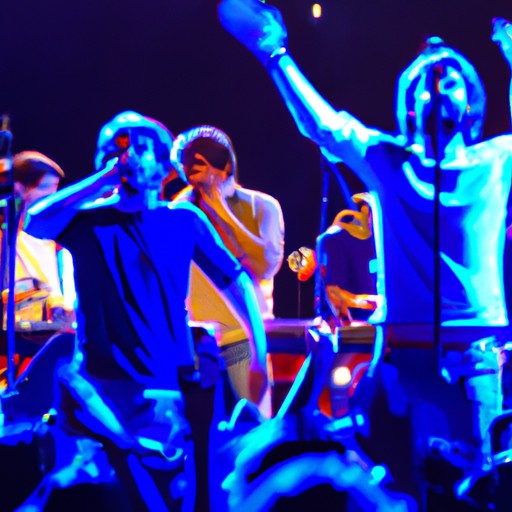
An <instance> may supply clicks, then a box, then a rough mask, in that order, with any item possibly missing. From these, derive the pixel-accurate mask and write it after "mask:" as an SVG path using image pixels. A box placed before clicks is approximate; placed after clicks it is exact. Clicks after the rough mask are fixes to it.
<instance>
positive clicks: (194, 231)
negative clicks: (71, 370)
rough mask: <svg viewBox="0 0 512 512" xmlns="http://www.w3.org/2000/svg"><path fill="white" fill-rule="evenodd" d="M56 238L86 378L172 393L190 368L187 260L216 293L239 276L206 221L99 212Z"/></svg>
mask: <svg viewBox="0 0 512 512" xmlns="http://www.w3.org/2000/svg"><path fill="white" fill-rule="evenodd" d="M57 240H58V242H59V243H60V244H61V245H63V246H64V247H66V248H68V249H69V251H70V252H71V254H72V255H73V258H74V262H75V281H76V288H77V293H78V302H79V306H78V309H79V311H78V315H77V317H78V329H77V338H78V350H79V351H80V352H81V353H82V354H83V356H84V361H83V365H84V366H83V368H84V370H85V371H86V372H87V374H89V375H90V376H92V377H94V378H96V379H99V380H102V379H122V380H125V379H129V380H133V381H135V382H138V383H140V384H141V385H143V386H145V387H152V388H159V389H177V368H178V367H179V366H186V365H191V364H193V344H192V341H191V335H190V330H189V327H188V324H187V311H186V309H185V298H186V296H187V293H188V282H189V269H190V262H191V261H192V260H194V261H195V262H196V263H197V264H198V265H199V266H200V267H201V269H202V270H203V271H204V272H205V273H206V274H207V275H208V276H209V277H210V279H212V281H213V282H214V283H215V284H216V286H218V287H219V288H220V289H223V288H225V287H226V286H227V285H228V284H229V283H230V282H232V281H233V280H234V279H236V278H237V276H238V275H239V273H240V272H241V268H240V266H239V264H238V262H237V261H236V260H235V259H234V258H233V257H232V256H231V255H230V254H229V253H228V251H227V250H226V249H225V247H224V245H223V243H222V242H221V240H220V238H219V237H218V235H217V234H216V232H215V230H214V229H213V227H212V226H211V224H210V222H209V221H208V220H207V218H206V217H205V215H204V214H203V213H202V212H201V211H200V210H198V209H197V208H195V207H194V206H193V205H190V204H180V205H173V206H167V205H165V206H162V207H159V208H157V209H155V210H146V211H142V212H135V213H132V212H129V213H127V212H122V211H119V210H117V209H115V208H112V207H106V208H98V209H94V210H89V211H82V212H79V213H78V214H77V215H76V216H75V217H74V219H73V220H72V222H71V223H70V224H69V225H68V226H67V227H66V229H65V230H64V231H63V232H62V233H61V234H60V235H59V237H58V238H57Z"/></svg>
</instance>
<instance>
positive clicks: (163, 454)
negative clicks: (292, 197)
mask: <svg viewBox="0 0 512 512" xmlns="http://www.w3.org/2000/svg"><path fill="white" fill-rule="evenodd" d="M219 17H220V21H221V23H222V25H223V26H224V27H225V28H226V29H227V30H228V32H230V33H231V34H233V35H234V36H235V37H236V38H237V39H239V40H240V41H241V42H242V43H243V44H244V45H245V46H247V47H248V48H249V49H250V50H251V51H252V52H253V53H254V54H255V55H256V56H257V57H258V59H259V60H260V61H261V62H262V63H263V64H264V65H265V67H266V69H267V70H268V72H269V74H270V76H271V78H272V80H273V82H274V83H275V85H276V86H277V88H278V90H279V92H280V93H281V95H282V96H283V98H284V100H285V103H286V105H287V107H288V108H289V110H290V113H291V114H292V116H293V118H294V120H295V122H296V124H297V127H298V129H299V130H300V131H301V133H302V134H303V135H305V136H306V137H308V138H310V139H311V140H313V141H314V142H315V143H316V144H317V145H318V146H319V148H320V150H321V151H322V153H323V154H324V155H325V156H326V158H328V159H329V160H330V161H332V162H344V163H345V164H347V165H348V166H349V167H350V168H351V169H352V171H353V172H354V173H355V174H356V175H358V176H359V177H360V178H361V180H362V181H363V182H364V184H365V185H366V187H367V191H368V192H367V193H364V194H358V195H356V196H354V197H356V199H357V202H358V204H359V205H360V210H359V211H353V212H350V211H347V210H344V211H342V212H340V214H339V215H338V216H337V218H336V219H335V221H334V223H333V226H332V227H331V228H330V229H329V230H328V231H327V232H326V233H324V234H322V236H320V237H319V239H318V243H317V255H316V256H317V259H318V262H319V264H320V266H319V276H318V283H319V287H318V292H317V300H318V303H319V307H318V313H319V316H320V317H321V318H320V319H319V328H318V330H316V331H315V333H314V334H312V336H313V337H314V336H315V335H316V336H317V338H315V339H316V343H315V344H314V345H313V346H312V348H311V351H310V353H309V354H308V357H307V358H306V361H305V363H304V365H303V367H302V369H301V371H300V373H299V374H298V375H297V379H296V382H295V383H294V385H293V386H292V389H291V390H290V392H289V394H288V396H287V397H286V399H285V401H284V402H283V405H282V407H281V408H280V409H279V410H278V411H275V410H274V411H273V410H272V409H271V407H270V405H269V404H270V400H269V396H270V393H271V390H270V387H271V379H270V377H269V368H268V362H267V353H268V347H267V340H266V335H265V327H264V321H265V320H268V319H272V318H273V286H274V284H273V281H274V277H275V275H276V274H277V272H278V271H279V269H280V267H281V264H282V261H283V251H284V221H283V214H282V211H281V207H280V205H279V202H278V201H277V200H276V199H275V198H273V197H271V196H269V195H268V194H265V193H263V192H260V191H255V190H249V189H247V188H245V187H243V186H241V185H240V184H239V181H238V180H239V178H238V164H237V158H236V152H235V148H234V145H233V142H232V141H231V139H230V137H229V136H228V135H227V134H226V133H224V132H223V131H222V130H221V129H219V128H217V127H215V126H210V125H199V126H195V127H192V128H190V129H189V130H187V131H185V132H183V133H180V134H179V135H177V136H176V137H175V136H174V135H173V134H172V133H171V131H170V130H169V129H168V128H167V127H166V126H164V125H163V124H162V123H160V122H159V121H157V120H155V119H153V118H150V117H147V116H145V115H141V114H139V113H137V112H134V111H124V112H120V113H119V114H117V115H116V116H115V117H114V118H113V119H111V120H109V121H108V122H106V123H105V124H104V125H103V126H102V127H101V129H100V130H99V134H98V139H97V150H96V154H95V167H96V169H95V172H94V173H93V174H91V175H90V176H88V177H86V178H84V179H82V180H80V181H78V182H75V183H73V184H71V185H68V186H66V187H64V188H61V189H60V190H58V187H59V182H60V180H61V178H63V177H64V171H63V170H62V169H61V167H60V166H59V165H58V164H57V163H56V162H55V161H53V160H52V159H50V158H49V157H47V156H45V155H43V154H41V153H39V152H36V151H23V152H21V153H18V154H16V155H14V156H13V157H12V176H13V181H14V186H13V191H12V195H13V198H14V199H15V202H16V208H17V210H16V211H17V214H16V216H15V219H8V220H9V221H10V222H12V221H15V223H16V229H17V233H18V235H17V242H16V262H15V286H14V287H11V289H14V292H15V293H14V295H15V315H16V318H15V320H16V321H15V326H16V333H17V337H18V341H19V343H18V344H17V345H16V348H17V351H16V353H15V354H10V353H8V352H6V353H5V354H4V357H3V360H2V361H1V364H2V367H3V369H4V370H3V371H4V374H6V372H7V370H8V367H9V365H15V367H16V376H17V383H19V387H20V394H23V393H24V392H25V391H24V388H23V383H24V382H26V381H28V380H30V370H31V368H32V366H31V365H33V363H34V362H35V360H36V358H37V353H38V351H41V352H42V351H44V350H45V349H46V346H47V344H49V343H51V341H48V339H47V338H45V340H44V342H42V343H41V345H42V347H41V348H40V347H39V346H37V348H36V349H33V348H32V352H30V351H28V352H26V351H24V349H23V348H22V347H23V344H22V343H21V339H22V337H23V335H24V334H26V333H27V332H31V333H32V334H34V333H37V332H38V331H41V332H42V333H51V334H50V335H53V334H54V333H55V332H72V333H73V334H74V337H73V343H72V346H70V347H69V348H68V349H66V351H64V353H61V354H60V355H59V357H56V358H55V359H52V367H51V368H47V369H46V370H47V376H48V382H47V383H46V387H47V388H48V390H49V391H48V395H49V396H50V398H49V400H50V402H51V409H48V410H44V411H42V410H39V409H37V408H36V410H37V413H34V412H33V411H32V409H31V413H30V414H31V415H32V416H30V414H29V413H28V411H25V413H26V414H25V415H24V413H23V407H22V406H20V405H19V403H18V404H17V405H16V403H17V402H16V400H12V401H11V400H10V399H4V400H3V403H4V409H5V410H4V412H3V418H4V423H5V424H6V425H8V423H9V421H12V422H15V421H16V420H19V419H20V418H21V419H23V421H29V423H30V422H31V423H30V424H31V425H32V426H33V430H34V432H36V431H37V430H39V431H40V430H41V429H43V430H44V435H47V436H49V437H51V438H52V439H53V440H54V450H55V455H54V459H55V460H54V464H53V467H52V468H51V469H50V470H48V471H47V472H46V473H45V474H44V475H42V477H41V481H40V482H39V484H38V486H37V487H36V488H35V489H33V492H31V493H28V495H26V496H22V497H20V501H19V503H18V504H17V506H18V510H20V511H25V512H28V511H33V510H44V509H45V507H46V506H47V504H48V502H49V499H50V498H51V496H52V493H54V492H56V491H57V490H59V489H63V488H72V487H73V486H78V485H83V484H94V485H100V484H106V485H110V486H112V485H114V486H117V487H120V488H122V489H123V492H124V495H125V501H122V502H121V501H118V502H117V505H114V507H115V506H117V507H118V508H117V509H118V510H130V509H133V510H137V511H139V510H149V511H151V512H153V511H160V510H162V511H181V510H183V511H192V510H196V511H200V512H202V511H208V510H211V511H218V512H223V511H228V510H232V511H237V510H242V509H243V510H254V512H258V511H260V510H261V511H263V510H291V508H287V507H292V506H293V509H296V507H297V506H298V503H299V502H300V500H301V499H302V498H300V495H301V493H304V492H306V491H307V492H309V491H311V490H312V489H316V490H318V489H320V490H321V491H320V494H314V493H313V494H312V495H309V498H308V499H309V500H313V501H314V500H316V499H318V496H321V495H325V494H322V493H325V492H326V491H325V486H327V487H329V488H330V489H331V491H332V490H334V491H335V492H339V491H346V494H343V496H344V497H343V499H342V500H341V501H340V499H339V496H338V497H337V498H336V499H334V498H333V501H332V503H330V506H333V507H348V508H347V509H348V510H352V509H351V508H350V507H351V506H353V507H355V508H353V510H360V509H363V510H404V511H405V510H421V511H423V510H435V508H433V507H434V505H433V503H434V501H433V498H432V495H431V493H430V494H429V486H430V485H431V482H430V481H429V477H428V476H427V469H426V468H428V467H429V464H431V463H432V460H433V459H436V461H437V462H439V461H441V462H440V464H441V466H443V464H444V465H445V466H446V467H448V466H449V467H450V468H451V469H454V472H453V474H455V475H456V477H455V478H453V479H452V480H450V479H448V480H447V481H446V482H443V485H445V486H449V487H450V489H449V491H448V490H447V491H446V492H447V494H448V495H450V497H449V498H446V499H448V500H450V499H453V500H455V501H456V502H457V503H458V502H459V501H460V500H463V499H464V500H466V503H468V507H482V508H481V509H482V510H488V509H489V510H490V508H485V507H491V506H494V507H495V506H496V502H495V501H493V498H492V497H490V498H489V495H486V497H485V498H484V499H480V500H478V499H476V498H474V496H473V495H472V494H471V493H472V490H473V488H474V486H475V483H476V482H477V481H480V480H482V479H484V478H485V477H486V475H488V474H489V473H490V472H491V469H492V467H493V457H495V456H496V455H497V454H496V451H497V447H496V442H494V443H493V439H492V428H493V426H494V424H495V423H496V421H497V420H498V419H499V418H500V417H502V413H503V409H502V404H503V396H502V393H501V380H500V379H501V375H502V368H503V362H504V353H505V348H506V346H507V342H510V341H511V340H510V338H509V337H508V336H509V331H508V329H507V327H508V319H507V313H506V307H505V297H504V294H505V290H504V284H503V264H502V262H503V251H504V243H505V216H506V210H507V201H508V196H509V190H510V181H511V178H512V139H511V136H509V135H502V136H499V137H494V138H492V139H489V140H484V141H482V140H481V137H482V126H483V120H484V112H485V93H484V89H483V85H482V83H481V81H480V78H479V76H478V74H477V72H476V70H475V69H474V67H473V66H472V65H471V63H470V62H469V61H468V60H467V59H466V58H465V57H464V56H463V55H462V54H461V53H459V52H458V51H456V50H454V49H453V48H451V47H449V46H448V45H447V44H446V43H445V42H444V41H443V40H441V39H440V38H437V37H433V38H430V39H429V40H427V41H426V43H425V46H424V49H423V50H422V51H421V52H420V54H419V55H418V56H417V57H416V58H415V59H414V60H413V62H412V63H411V64H410V65H409V66H408V67H407V68H406V69H405V70H404V71H403V73H402V74H401V75H400V76H399V78H398V82H397V104H396V118H397V125H398V132H397V133H396V134H391V133H386V132H383V131H380V130H377V129H374V128H368V127H367V126H365V125H364V124H363V123H362V122H361V121H359V120H358V119H356V118H355V117H353V116H352V115H351V114H349V113H348V112H346V111H341V112H337V111H336V110H334V108H333V107H332V106H331V105H329V103H328V102H327V101H326V100H324V98H322V97H321V95H320V94H319V93H318V92H317V91H316V90H315V88H314V87H313V86H312V84H311V83H310V82H309V81H308V80H307V79H306V78H305V76H304V75H303V74H302V73H301V71H300V69H299V68H298V66H297V64H296V63H295V61H294V60H293V59H292V57H291V56H290V54H289V52H288V50H287V30H286V27H285V25H284V23H283V20H282V18H281V15H280V13H279V11H278V10H277V9H275V8H274V7H271V6H268V5H265V4H264V3H262V2H260V1H259V0H222V1H221V2H220V4H219ZM493 39H494V40H495V41H496V42H497V43H498V44H499V46H500V48H501V50H502V53H503V55H504V56H505V58H506V60H507V62H508V64H509V65H511V64H512V29H511V25H510V24H509V23H508V22H506V21H505V20H502V19H496V20H494V33H493ZM511 101H512V100H511ZM5 172H11V171H10V170H9V166H6V168H5ZM361 192H363V191H361ZM347 218H348V220H347ZM340 233H341V234H342V235H343V237H344V236H345V235H346V234H347V233H348V234H349V235H353V236H354V237H355V238H350V236H349V237H348V239H345V238H343V237H342V238H340V239H339V245H340V247H338V246H337V245H336V243H337V242H336V241H335V237H336V236H339V235H340ZM351 240H352V241H351ZM354 240H357V242H355V243H354ZM350 251H352V252H353V256H354V255H355V260H356V261H359V262H363V265H362V266H361V265H360V266H359V270H361V268H362V269H363V271H362V272H361V279H360V280H359V281H358V283H359V284H356V285H354V287H353V285H352V284H351V283H353V282H354V279H355V272H354V271H353V270H351V267H349V266H345V267H342V266H340V263H339V262H338V261H337V260H338V259H339V260H340V261H342V260H343V259H344V258H346V254H347V253H348V252H350ZM344 253H345V254H344ZM7 254H8V243H7V240H6V237H5V236H3V237H2V266H1V268H2V290H7V288H8V285H9V283H8V281H7V276H8V272H7V268H8V266H9V264H10V262H9V261H8V258H7ZM370 262H371V266H372V269H373V270H372V271H373V272H374V273H373V274H372V273H371V272H370V269H369V268H368V265H369V264H370ZM348 274H350V275H348ZM356 281H357V279H356ZM2 298H3V304H4V315H3V316H4V329H5V325H7V323H6V314H7V313H6V311H7V308H6V307H5V304H6V303H7V292H6V291H4V293H3V297H2ZM358 300H359V302H358ZM361 304H362V305H361ZM352 307H353V308H355V309H357V308H362V309H363V310H365V311H366V313H364V314H362V318H364V320H365V321H366V320H367V319H368V317H369V316H370V314H371V317H370V321H371V322H372V323H373V324H374V325H375V328H376V337H375V343H374V354H373V360H372V364H371V366H370V371H369V372H368V374H367V375H366V377H365V379H364V381H362V382H361V384H360V385H359V386H358V389H357V393H356V395H355V396H354V399H353V404H352V406H353V408H352V410H351V412H350V414H349V415H348V416H347V417H346V418H341V419H340V418H329V417H327V416H325V415H322V414H320V413H319V411H318V398H319V395H320V393H321V390H322V387H323V385H324V383H325V379H326V378H327V375H328V371H329V368H330V365H331V364H332V361H333V355H334V352H335V350H337V347H338V342H339V340H337V339H336V340H334V341H333V335H334V336H337V335H338V332H339V329H340V327H342V326H343V325H347V324H349V325H350V323H351V322H352V319H353V317H352V314H351V313H350V312H349V308H352ZM354 318H358V317H357V315H355V316H354ZM48 337H49V336H48ZM205 347H207V348H205ZM4 352H5V351H4ZM34 356H35V357H34ZM32 357H34V361H32ZM430 359H432V362H433V363H434V364H430ZM426 361H427V362H426ZM45 364H48V362H46V363H45ZM27 372H28V373H27ZM4 381H5V384H6V385H7V384H9V383H8V382H7V381H6V380H5V379H4ZM7 388H9V386H7ZM9 391H12V390H9ZM27 393H28V391H27ZM21 403H23V401H22V402H21ZM11 404H14V406H13V407H15V410H16V415H18V417H10V416H9V410H8V409H9V406H10V405H11ZM43 404H46V401H41V407H43ZM355 411H357V413H356V412H355ZM20 415H21V416H20ZM397 424H400V425H401V426H403V428H404V433H405V437H403V438H402V439H397V436H396V430H394V429H395V427H396V425H397ZM36 426H37V427H36ZM363 427H364V428H363ZM365 428H366V429H367V432H366V434H365V435H362V432H363V430H365ZM204 439H206V440H207V441H206V442H204ZM284 447H286V448H284ZM507 448H508V445H507ZM377 464H379V465H377ZM381 465H382V466H381ZM93 468H94V469H93ZM385 468H387V470H386V469H385ZM388 471H389V472H390V475H389V474H388ZM379 475H380V476H379ZM390 482H391V483H392V487H391V488H392V489H393V491H394V492H391V491H390V490H389V488H388V484H389V483H390ZM315 492H316V491H315ZM328 492H330V491H328ZM312 496H313V497H312ZM347 496H348V498H347ZM293 499H296V500H297V499H298V500H299V501H295V502H294V501H293ZM287 500H291V501H287ZM306 501H307V499H306ZM306 501H304V499H303V500H302V504H303V505H304V503H305V502H306ZM352 501H353V502H354V503H355V505H354V504H352ZM455 501H454V502H455ZM308 503H310V502H308ZM436 503H437V502H436ZM450 503H452V502H450ZM469 503H470V504H469ZM436 506H437V505H436ZM445 506H448V505H446V504H445ZM0 508H1V507H0ZM438 510H441V509H438ZM457 510H458V509H457ZM468 510H469V508H468Z"/></svg>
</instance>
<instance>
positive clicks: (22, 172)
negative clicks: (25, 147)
mask: <svg viewBox="0 0 512 512" xmlns="http://www.w3.org/2000/svg"><path fill="white" fill-rule="evenodd" d="M12 163H13V176H14V181H16V182H18V183H21V184H22V185H25V186H26V187H36V186H37V185H38V183H39V181H40V180H41V178H42V177H43V176H44V175H46V174H53V175H54V176H57V177H59V178H64V171H63V170H62V169H61V167H60V166H59V165H58V164H56V163H55V162H54V161H53V160H52V159H51V158H48V157H47V156H45V155H43V154H42V153H39V152H38V151H22V152H21V153H18V154H16V155H14V157H13V159H12Z"/></svg>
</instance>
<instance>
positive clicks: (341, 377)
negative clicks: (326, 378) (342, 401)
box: [332, 366, 352, 387]
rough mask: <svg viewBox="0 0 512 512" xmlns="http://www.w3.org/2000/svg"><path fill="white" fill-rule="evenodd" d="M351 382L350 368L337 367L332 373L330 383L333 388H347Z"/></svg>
mask: <svg viewBox="0 0 512 512" xmlns="http://www.w3.org/2000/svg"><path fill="white" fill-rule="evenodd" d="M351 380H352V373H351V372H350V368H347V367H346V366H338V367H337V368H335V369H334V370H333V372H332V382H333V384H334V385H335V386H340V387H343V386H347V385H348V384H350V381H351Z"/></svg>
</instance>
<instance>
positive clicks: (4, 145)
mask: <svg viewBox="0 0 512 512" xmlns="http://www.w3.org/2000/svg"><path fill="white" fill-rule="evenodd" d="M8 125H9V119H8V118H7V116H4V117H3V120H2V129H1V130H0V158H2V159H4V161H5V162H6V167H7V172H5V173H4V174H5V175H6V176H4V178H6V179H5V180H3V181H2V183H1V184H0V198H3V199H5V200H6V201H7V206H6V208H5V221H4V227H5V229H4V236H3V243H2V267H1V270H2V275H1V276H0V277H1V283H2V288H3V287H4V286H5V275H6V271H7V281H8V287H7V290H8V296H7V307H6V331H7V389H6V394H12V393H14V391H15V367H16V364H15V360H14V359H15V355H16V332H15V328H16V318H15V298H14V292H15V275H16V236H17V232H18V223H17V221H18V218H17V215H16V203H15V200H14V177H13V168H12V153H11V145H12V133H11V132H10V131H9V129H8Z"/></svg>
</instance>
